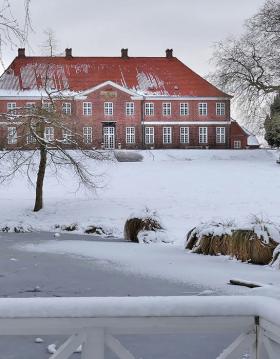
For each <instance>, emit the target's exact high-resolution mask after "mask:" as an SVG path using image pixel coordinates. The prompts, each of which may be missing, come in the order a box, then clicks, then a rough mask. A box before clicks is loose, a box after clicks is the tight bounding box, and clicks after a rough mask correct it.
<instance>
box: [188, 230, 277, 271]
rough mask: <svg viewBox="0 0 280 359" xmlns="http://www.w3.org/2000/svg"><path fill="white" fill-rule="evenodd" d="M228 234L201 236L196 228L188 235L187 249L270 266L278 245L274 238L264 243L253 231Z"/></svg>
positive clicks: (237, 231) (236, 231)
mask: <svg viewBox="0 0 280 359" xmlns="http://www.w3.org/2000/svg"><path fill="white" fill-rule="evenodd" d="M226 232H227V233H224V234H223V233H219V234H215V231H213V232H212V233H211V232H210V231H209V233H206V234H200V233H199V230H197V229H196V228H194V229H192V230H191V231H190V232H189V233H188V234H187V241H186V249H190V250H191V251H192V252H193V253H199V254H205V255H214V256H217V255H229V256H231V257H233V258H236V259H238V260H240V261H242V262H250V263H253V264H262V265H265V264H269V263H270V262H271V261H272V258H273V251H274V249H275V248H276V247H277V245H278V243H277V242H276V241H274V240H273V239H272V238H270V235H269V240H268V241H264V239H263V238H262V236H259V235H258V234H257V233H255V232H254V230H253V229H252V230H251V229H232V230H231V231H226Z"/></svg>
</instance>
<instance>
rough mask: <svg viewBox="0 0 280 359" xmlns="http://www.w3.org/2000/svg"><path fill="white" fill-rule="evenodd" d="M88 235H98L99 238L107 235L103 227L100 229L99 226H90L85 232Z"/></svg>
mask: <svg viewBox="0 0 280 359" xmlns="http://www.w3.org/2000/svg"><path fill="white" fill-rule="evenodd" d="M84 232H85V233H86V234H95V235H98V236H101V235H105V234H106V233H105V231H104V229H103V228H101V227H98V226H93V225H92V226H88V227H87V228H86V229H85V231H84Z"/></svg>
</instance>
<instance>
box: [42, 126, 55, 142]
mask: <svg viewBox="0 0 280 359" xmlns="http://www.w3.org/2000/svg"><path fill="white" fill-rule="evenodd" d="M44 139H45V141H47V142H52V141H54V128H53V127H45V130H44Z"/></svg>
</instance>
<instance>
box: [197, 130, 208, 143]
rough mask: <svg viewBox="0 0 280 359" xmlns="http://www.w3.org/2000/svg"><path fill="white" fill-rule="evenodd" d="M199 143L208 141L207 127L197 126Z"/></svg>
mask: <svg viewBox="0 0 280 359" xmlns="http://www.w3.org/2000/svg"><path fill="white" fill-rule="evenodd" d="M199 143H200V144H206V143H208V128H207V127H199Z"/></svg>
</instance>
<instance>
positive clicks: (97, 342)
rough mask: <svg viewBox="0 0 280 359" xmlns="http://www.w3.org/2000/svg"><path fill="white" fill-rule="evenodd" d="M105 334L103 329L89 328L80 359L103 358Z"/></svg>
mask: <svg viewBox="0 0 280 359" xmlns="http://www.w3.org/2000/svg"><path fill="white" fill-rule="evenodd" d="M104 349H105V334H104V330H103V329H101V328H100V329H99V328H98V329H90V330H88V331H87V333H86V339H85V342H84V343H83V347H82V359H104V358H105V356H104Z"/></svg>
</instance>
